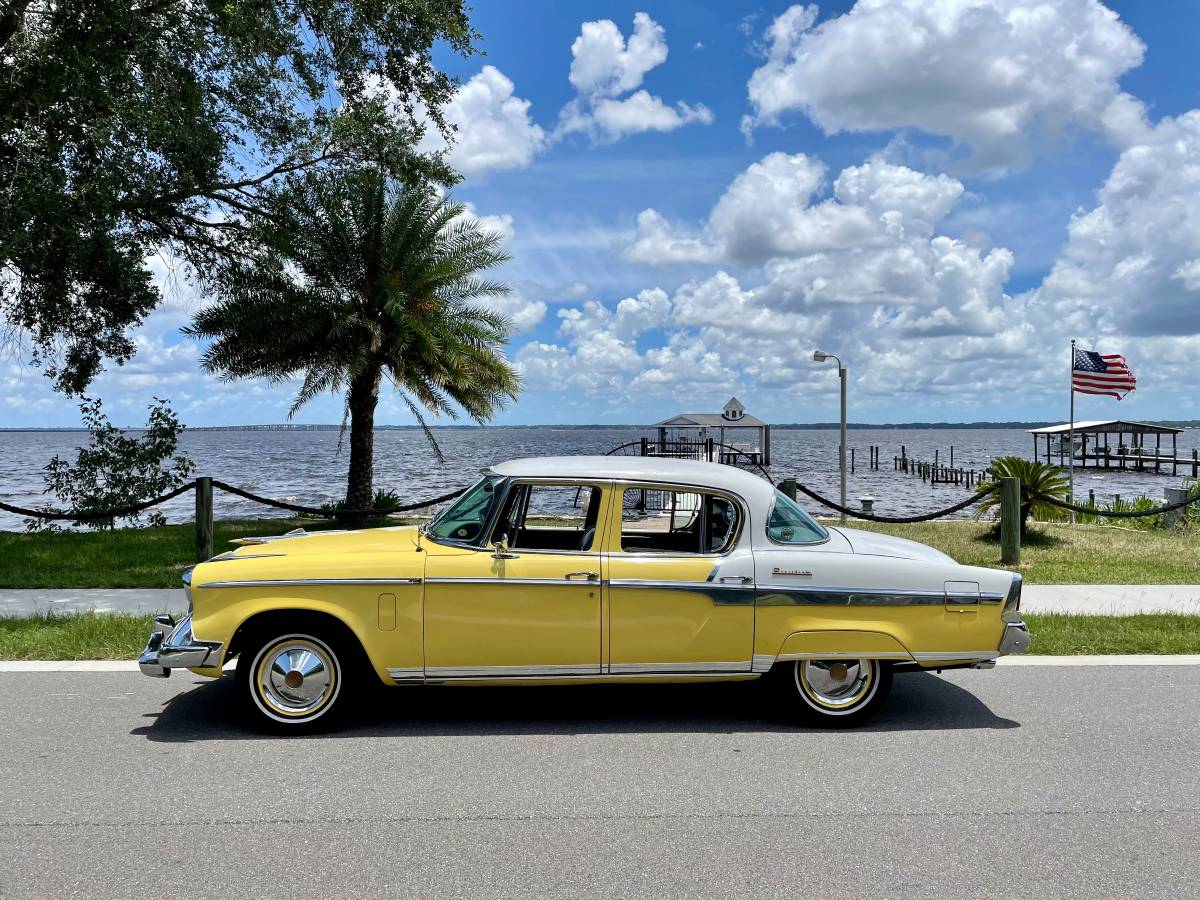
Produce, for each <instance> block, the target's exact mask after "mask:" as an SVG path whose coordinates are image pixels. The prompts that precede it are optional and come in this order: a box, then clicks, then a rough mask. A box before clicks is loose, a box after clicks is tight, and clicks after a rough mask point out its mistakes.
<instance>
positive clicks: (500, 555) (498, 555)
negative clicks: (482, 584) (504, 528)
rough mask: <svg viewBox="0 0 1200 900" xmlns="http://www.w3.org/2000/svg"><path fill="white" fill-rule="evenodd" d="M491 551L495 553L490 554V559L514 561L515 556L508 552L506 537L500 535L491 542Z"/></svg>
mask: <svg viewBox="0 0 1200 900" xmlns="http://www.w3.org/2000/svg"><path fill="white" fill-rule="evenodd" d="M492 549H493V550H494V551H495V552H494V553H493V554H492V559H516V558H517V554H515V553H510V552H509V550H508V535H507V534H501V535H500V536H499V537H497V538H496V539H495V540H494V541H492Z"/></svg>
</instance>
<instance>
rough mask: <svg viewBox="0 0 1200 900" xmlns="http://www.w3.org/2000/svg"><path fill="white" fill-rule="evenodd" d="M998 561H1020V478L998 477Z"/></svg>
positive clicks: (1013, 563)
mask: <svg viewBox="0 0 1200 900" xmlns="http://www.w3.org/2000/svg"><path fill="white" fill-rule="evenodd" d="M1000 562H1001V563H1003V564H1004V565H1006V566H1016V565H1020V563H1021V479H1020V478H1001V479H1000Z"/></svg>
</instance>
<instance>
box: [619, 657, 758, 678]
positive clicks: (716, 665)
mask: <svg viewBox="0 0 1200 900" xmlns="http://www.w3.org/2000/svg"><path fill="white" fill-rule="evenodd" d="M609 671H610V672H611V673H612V674H613V675H699V674H703V673H705V672H750V671H753V669H752V663H751V661H750V660H748V659H747V660H740V661H736V662H698V663H683V662H654V663H612V664H611V665H610V666H609Z"/></svg>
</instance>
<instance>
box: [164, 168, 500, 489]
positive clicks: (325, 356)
mask: <svg viewBox="0 0 1200 900" xmlns="http://www.w3.org/2000/svg"><path fill="white" fill-rule="evenodd" d="M259 228H260V230H261V232H262V235H261V237H262V243H263V245H264V246H270V247H272V248H274V249H273V252H271V253H269V254H266V255H263V256H261V257H259V258H255V259H252V260H245V261H235V262H233V263H231V264H230V265H229V266H227V267H225V268H223V269H222V270H221V271H220V272H219V273H217V274H215V275H214V277H213V279H212V281H213V287H214V290H215V291H216V292H217V294H218V298H219V299H218V302H217V303H215V304H213V305H212V306H209V307H207V308H206V309H203V310H201V311H200V312H199V313H198V314H197V315H196V318H195V320H194V321H193V323H192V325H191V326H190V327H189V328H188V329H185V331H187V332H188V333H190V334H192V335H193V336H195V337H198V338H207V339H211V341H212V343H211V344H210V345H209V347H208V348H207V350H206V351H205V353H204V357H203V362H204V366H205V368H206V369H208V370H209V371H210V372H218V373H220V374H222V375H223V376H225V377H227V378H266V379H269V380H273V381H282V380H285V379H289V378H292V377H294V376H298V375H302V376H303V384H302V386H301V388H300V391H299V393H298V394H297V396H296V401H295V404H294V405H293V407H292V412H293V413H294V412H295V411H296V410H297V409H299V408H300V407H301V406H303V405H304V404H305V403H307V402H308V401H309V400H311V399H313V398H314V397H316V396H318V395H319V394H321V393H324V392H326V391H328V392H332V393H344V394H345V395H346V415H347V417H348V418H349V420H350V466H349V474H348V477H347V490H346V503H347V506H348V507H349V508H351V509H363V508H366V507H368V506H369V505H370V499H371V496H372V484H371V481H372V452H373V427H374V420H375V406H376V403H377V401H378V397H379V386H380V383H381V380H382V378H384V377H386V378H387V379H388V381H390V382H391V384H392V385H393V386H394V387H395V388H396V390H397V391H398V392H399V394H400V396H401V398H402V399H403V400H404V401H405V403H406V404H407V406H408V408H409V409H410V410H411V411H412V413H413V414H414V416H415V417H416V418H417V420H418V421H419V422H420V423H421V425H422V426H424V425H425V419H424V417H423V415H422V413H421V410H422V409H424V410H426V411H428V412H431V413H433V414H434V415H440V414H445V415H447V416H449V417H450V418H457V416H458V409H459V408H461V409H462V410H465V411H466V413H467V415H469V416H470V417H471V418H472V419H474V420H475V421H477V422H481V423H482V422H485V421H488V420H489V419H491V418H492V417H493V416H494V415H495V414H496V412H497V411H498V410H499V409H501V408H502V407H503V406H504V405H505V404H506V403H507V401H508V400H510V399H513V398H515V397H516V395H517V391H518V389H519V379H518V376H517V373H516V371H515V370H514V369H513V368H512V366H510V365H509V364H508V362H507V360H505V358H504V356H503V353H502V350H503V347H504V345H505V344H506V343H507V340H508V333H509V328H510V325H509V322H508V320H507V319H506V318H505V316H503V315H502V314H501V313H499V312H498V311H496V310H495V309H494V308H489V306H488V301H489V300H491V299H492V298H495V297H499V296H502V295H504V294H506V293H508V290H509V288H508V286H507V285H505V284H503V283H501V282H498V281H494V280H491V279H488V278H485V277H483V276H482V275H481V274H480V273H482V272H483V271H485V270H487V269H490V268H493V267H494V266H497V265H499V264H500V263H502V262H505V261H506V260H507V259H508V256H507V254H506V253H505V252H504V250H503V249H502V247H501V240H502V236H501V235H500V234H498V233H496V232H493V231H488V230H486V229H484V228H483V227H482V226H481V225H480V223H479V222H478V221H476V220H474V219H471V218H470V217H468V216H467V215H466V210H465V208H464V207H463V206H462V204H458V203H453V202H450V201H449V200H447V199H444V198H443V197H441V196H440V195H439V194H438V193H437V192H436V191H434V190H433V189H431V188H430V187H428V186H426V185H412V184H400V183H396V182H393V181H390V180H389V179H388V178H387V177H386V176H385V175H384V174H383V173H381V172H380V171H379V170H377V169H374V168H363V169H360V170H358V171H355V172H351V173H341V174H338V175H337V176H336V177H318V176H314V175H305V176H299V177H295V178H292V179H289V181H288V190H287V191H286V192H285V194H283V195H281V196H280V197H279V203H278V204H277V206H276V207H274V212H273V215H272V216H271V218H270V219H266V220H263V222H262V223H260V226H259ZM425 433H426V436H427V437H428V438H429V441H430V444H431V445H432V447H433V451H434V454H435V455H436V456H437V457H438V459H439V460H440V459H441V451H440V448H438V446H437V443H436V441H434V439H433V435H432V433H431V432H430V431H429V430H428V428H426V430H425Z"/></svg>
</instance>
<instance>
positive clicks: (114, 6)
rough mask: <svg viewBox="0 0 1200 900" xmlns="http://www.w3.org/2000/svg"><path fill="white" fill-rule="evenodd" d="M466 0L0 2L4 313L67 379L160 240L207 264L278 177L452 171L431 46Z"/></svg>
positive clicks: (249, 249)
mask: <svg viewBox="0 0 1200 900" xmlns="http://www.w3.org/2000/svg"><path fill="white" fill-rule="evenodd" d="M477 37H478V35H477V34H476V33H475V32H474V31H473V30H472V28H471V26H470V23H469V21H468V18H467V11H466V7H465V6H464V3H463V0H422V2H411V0H258V2H252V3H251V2H243V3H226V2H223V0H195V2H179V0H87V2H80V0H62V2H57V0H56V2H50V0H8V2H6V3H5V4H4V7H3V10H2V11H0V56H2V57H3V59H4V77H3V79H0V183H2V184H3V185H4V191H3V194H2V195H0V268H2V269H3V272H4V277H3V278H2V279H0V314H3V315H4V316H5V317H6V318H7V319H8V321H9V322H10V323H11V325H12V326H13V327H14V328H15V329H17V330H18V331H20V332H25V333H26V335H27V336H28V338H29V339H30V348H31V351H32V353H33V357H34V361H35V362H37V361H40V362H42V363H44V364H45V365H46V366H47V373H48V374H50V375H52V376H53V377H55V378H56V383H57V386H58V387H60V388H62V389H64V390H67V391H68V392H72V393H78V392H81V391H82V390H83V389H84V388H85V387H86V386H87V384H88V383H89V382H90V381H91V380H92V378H93V377H94V376H95V374H96V373H97V371H98V370H99V368H100V366H101V364H102V362H103V360H104V358H105V357H110V358H113V359H116V360H117V361H123V360H125V359H127V358H129V357H130V356H131V355H132V353H133V350H134V346H133V344H132V342H131V341H130V338H129V336H128V333H127V328H128V326H130V325H132V324H136V323H137V322H139V321H140V320H141V319H142V317H144V316H145V315H146V314H147V313H148V312H149V311H150V310H151V309H152V308H153V307H154V305H155V304H156V303H157V302H158V300H159V292H158V290H157V289H156V288H155V286H154V285H153V283H152V278H151V274H150V271H149V269H148V267H147V259H148V257H150V256H152V255H153V254H154V253H155V252H157V251H159V250H160V249H163V248H165V249H167V250H168V251H169V252H171V253H173V254H175V255H178V256H180V257H181V258H182V260H183V261H184V262H185V263H187V264H189V265H190V267H192V269H194V270H195V271H199V272H207V271H209V270H210V269H211V268H212V267H213V266H214V265H216V264H217V263H219V262H220V261H221V260H226V259H229V258H231V257H240V256H244V255H245V254H251V255H252V254H253V253H254V252H256V247H255V244H254V235H253V234H252V233H251V232H250V231H248V230H247V229H246V228H245V224H246V218H247V216H250V217H253V216H254V215H255V214H257V213H261V212H265V211H266V209H267V208H268V207H269V206H270V203H271V198H272V197H273V196H274V195H275V194H276V193H277V192H278V190H279V183H280V181H281V179H282V178H283V177H284V176H286V175H288V174H289V173H295V172H299V171H305V170H310V169H318V168H321V167H328V166H335V167H336V166H343V165H346V164H350V163H353V164H357V162H358V161H361V160H371V161H373V162H374V163H375V164H377V165H378V166H379V167H381V168H382V169H383V170H384V171H386V172H388V173H389V174H391V175H393V176H397V177H401V176H402V177H406V178H416V177H428V178H433V179H435V180H439V181H443V182H446V183H449V182H451V181H453V179H454V176H453V173H452V172H451V171H450V170H449V169H448V168H447V167H446V166H445V164H444V163H443V162H442V161H441V159H440V158H439V157H436V156H429V155H428V154H422V153H420V152H418V151H417V149H416V148H417V146H418V144H419V141H420V138H421V136H422V134H423V133H424V131H425V130H426V127H427V125H426V121H427V120H426V118H425V117H426V116H427V117H428V121H429V122H431V123H432V127H434V128H438V129H441V130H442V131H443V133H444V134H449V129H447V128H446V125H445V122H444V119H443V118H442V115H441V112H440V109H441V107H442V105H443V104H444V103H445V102H446V101H447V100H448V99H449V98H450V96H452V94H453V91H454V90H455V82H454V80H453V79H451V78H449V77H448V76H446V75H445V74H444V73H442V72H440V71H438V69H437V68H436V67H435V66H434V64H433V57H432V51H433V47H434V45H435V44H436V45H438V46H439V47H441V48H446V49H449V50H450V51H451V52H453V53H457V54H460V55H464V56H467V55H470V54H471V53H473V52H474V49H473V46H472V44H473V42H474V41H475V40H476V39H477Z"/></svg>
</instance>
